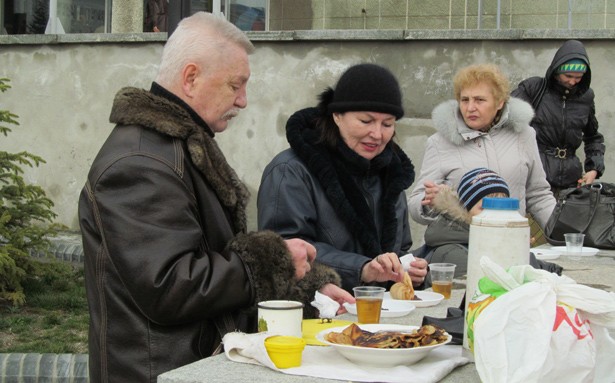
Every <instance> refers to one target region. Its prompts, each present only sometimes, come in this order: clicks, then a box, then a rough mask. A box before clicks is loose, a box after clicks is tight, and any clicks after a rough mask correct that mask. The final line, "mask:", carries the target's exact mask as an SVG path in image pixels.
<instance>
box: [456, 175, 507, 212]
mask: <svg viewBox="0 0 615 383" xmlns="http://www.w3.org/2000/svg"><path fill="white" fill-rule="evenodd" d="M492 193H504V194H506V196H508V197H510V190H509V189H508V185H507V184H506V181H504V179H503V178H502V177H500V176H499V175H498V174H497V173H496V172H494V171H493V170H489V169H486V168H476V169H473V170H470V171H469V172H467V173H466V174H464V175H463V177H461V180H460V181H459V186H458V187H457V195H458V196H459V200H460V201H461V203H462V204H463V207H465V208H466V209H467V210H470V209H472V208H473V207H474V205H476V204H477V203H478V201H480V200H481V199H483V198H484V197H486V196H488V195H489V194H492Z"/></svg>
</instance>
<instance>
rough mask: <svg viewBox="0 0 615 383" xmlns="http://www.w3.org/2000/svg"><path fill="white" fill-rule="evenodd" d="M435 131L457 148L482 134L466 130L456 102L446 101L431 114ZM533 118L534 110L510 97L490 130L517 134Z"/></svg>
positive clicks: (523, 102)
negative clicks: (507, 130)
mask: <svg viewBox="0 0 615 383" xmlns="http://www.w3.org/2000/svg"><path fill="white" fill-rule="evenodd" d="M431 118H432V120H433V124H434V127H435V128H436V130H437V131H438V132H439V133H440V134H442V135H443V136H444V137H445V138H447V139H448V140H449V141H450V142H452V143H453V144H455V145H457V146H462V145H463V144H464V143H465V142H466V141H467V140H468V139H474V138H476V137H480V136H483V135H485V134H489V132H487V133H483V132H480V131H477V130H473V129H470V128H468V126H467V125H466V123H465V122H464V121H463V118H462V116H461V112H460V111H459V103H458V102H457V100H448V101H445V102H443V103H441V104H440V105H438V106H436V107H435V108H434V110H433V112H432V114H431ZM532 118H534V110H533V109H532V106H531V105H530V104H528V103H527V102H525V101H523V100H520V99H518V98H514V97H511V98H510V99H509V100H508V101H507V102H506V103H505V104H504V108H503V109H502V115H501V117H500V121H499V122H498V123H497V124H495V125H494V126H493V127H492V128H491V130H493V131H495V130H498V129H512V130H513V131H515V132H516V133H519V132H521V131H523V130H524V129H526V128H527V127H528V125H529V124H530V121H532Z"/></svg>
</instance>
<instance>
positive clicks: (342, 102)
mask: <svg viewBox="0 0 615 383" xmlns="http://www.w3.org/2000/svg"><path fill="white" fill-rule="evenodd" d="M401 98H402V96H401V89H400V88H399V83H398V82H397V79H396V78H395V76H394V75H393V74H392V73H391V72H390V71H389V70H388V69H386V68H384V67H381V66H379V65H375V64H358V65H354V66H352V67H350V68H348V69H347V70H346V72H344V74H342V77H340V79H339V80H338V82H337V85H336V87H335V90H333V89H332V88H327V89H326V90H325V91H324V92H323V93H321V94H320V97H319V99H320V104H319V108H320V110H321V112H326V113H344V112H349V111H365V112H379V113H388V114H392V115H394V116H395V118H396V119H398V120H399V119H400V118H402V117H403V115H404V108H403V107H402V102H401Z"/></svg>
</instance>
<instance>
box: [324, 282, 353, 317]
mask: <svg viewBox="0 0 615 383" xmlns="http://www.w3.org/2000/svg"><path fill="white" fill-rule="evenodd" d="M318 291H319V292H320V293H321V294H324V295H326V296H328V297H329V298H331V299H333V300H334V301H336V302H337V303H339V304H340V308H339V309H338V310H337V315H340V314H344V313H345V312H346V308H345V307H344V303H346V302H348V303H356V300H355V299H354V297H353V296H352V295H351V294H350V293H349V292H348V291H346V290H344V289H342V288H340V287H337V286H336V285H334V284H333V283H327V284H326V285H324V286H323V287H321V288H320V290H318Z"/></svg>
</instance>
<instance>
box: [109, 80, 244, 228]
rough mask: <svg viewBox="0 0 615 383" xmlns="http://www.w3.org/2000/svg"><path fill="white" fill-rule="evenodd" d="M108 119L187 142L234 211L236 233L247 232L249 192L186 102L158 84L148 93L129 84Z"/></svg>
mask: <svg viewBox="0 0 615 383" xmlns="http://www.w3.org/2000/svg"><path fill="white" fill-rule="evenodd" d="M109 121H110V122H112V123H115V124H118V125H140V126H143V127H146V128H149V129H153V130H156V131H158V132H160V133H162V134H165V135H168V136H171V137H176V138H180V139H182V140H183V141H185V142H186V145H187V147H188V151H189V152H190V158H191V160H192V162H193V163H194V164H195V166H196V167H197V168H198V169H199V170H200V171H201V173H202V174H203V175H204V176H205V178H206V179H207V180H208V181H209V182H210V183H211V185H212V187H213V188H214V190H215V192H216V195H217V196H218V198H219V199H220V201H222V204H223V205H224V206H225V207H227V208H228V209H229V210H230V211H231V213H232V215H233V224H234V226H235V229H236V232H238V233H239V232H245V231H246V229H247V223H246V222H247V221H246V205H247V202H248V198H249V196H250V193H249V191H248V189H247V188H246V186H245V185H244V184H243V182H242V181H241V180H240V179H239V176H237V174H236V173H235V171H234V170H233V168H231V166H230V165H229V164H228V162H227V161H226V158H225V156H224V154H223V153H222V151H221V150H220V148H219V147H218V144H217V142H216V141H215V140H214V139H213V137H214V134H213V133H212V131H211V129H210V128H209V127H208V126H207V124H206V123H205V121H203V120H202V119H201V118H200V117H199V116H198V115H197V114H196V112H194V111H193V110H192V108H190V107H189V106H188V105H187V104H186V103H184V102H183V101H182V100H180V99H179V98H178V97H177V96H175V95H173V94H172V93H170V92H168V91H167V90H165V89H164V88H162V87H161V86H160V85H158V84H156V83H153V84H152V89H151V90H150V91H149V92H148V91H146V90H144V89H138V88H132V87H126V88H123V89H121V90H120V91H119V92H118V93H117V94H116V96H115V99H114V101H113V107H112V109H111V115H110V117H109Z"/></svg>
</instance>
